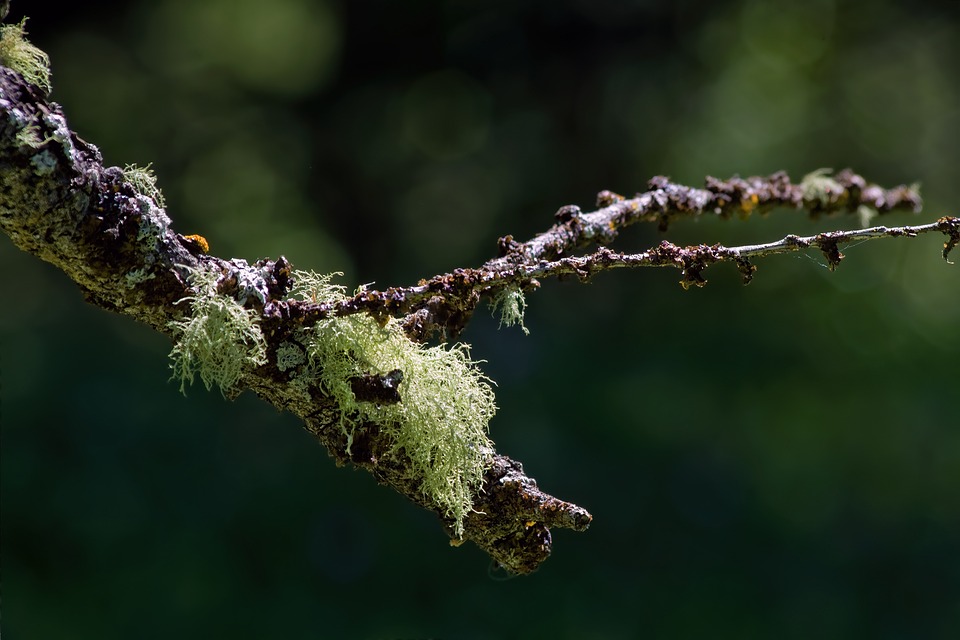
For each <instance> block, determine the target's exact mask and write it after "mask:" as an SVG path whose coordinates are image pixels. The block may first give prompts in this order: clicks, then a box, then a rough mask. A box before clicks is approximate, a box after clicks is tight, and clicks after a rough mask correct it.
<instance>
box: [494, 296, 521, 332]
mask: <svg viewBox="0 0 960 640" xmlns="http://www.w3.org/2000/svg"><path fill="white" fill-rule="evenodd" d="M526 310H527V300H526V298H524V296H523V292H522V291H520V289H517V288H515V287H509V288H506V289H503V290H501V291H500V293H498V294H497V296H496V297H495V298H494V299H493V302H492V303H491V304H490V312H491V313H493V314H496V313H497V311H499V312H500V326H501V327H502V326H504V325H506V326H508V327H512V326H513V325H516V324H518V325H520V328H521V329H523V332H524V333H525V334H526V335H530V330H529V329H527V327H526V326H524V324H523V315H524V313H525V312H526Z"/></svg>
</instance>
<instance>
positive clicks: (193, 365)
mask: <svg viewBox="0 0 960 640" xmlns="http://www.w3.org/2000/svg"><path fill="white" fill-rule="evenodd" d="M191 280H192V281H191V285H192V286H193V287H194V288H195V290H196V291H197V293H196V295H194V296H189V297H186V298H183V299H182V300H179V301H178V302H177V304H180V303H184V302H187V303H189V304H190V307H191V315H190V317H189V318H186V319H184V320H180V321H177V322H172V323H170V326H171V327H172V328H173V330H174V335H175V338H176V344H175V346H174V347H173V351H171V352H170V358H171V360H172V363H171V365H170V366H171V368H172V369H173V375H172V376H171V379H177V380H180V390H181V391H184V390H185V389H186V386H187V384H193V380H194V376H195V375H196V374H200V379H201V380H202V381H203V384H204V385H205V386H206V387H207V390H210V388H211V387H212V386H213V385H217V386H218V387H220V390H221V392H222V393H224V394H226V393H227V392H228V391H229V390H231V389H232V388H233V387H234V385H236V383H237V381H238V380H239V379H240V376H241V375H242V373H243V371H244V369H246V368H247V367H257V366H260V365H263V364H266V362H267V357H266V351H267V347H266V343H265V342H264V339H263V334H262V333H261V332H260V327H259V326H258V325H257V324H256V322H255V320H256V317H257V314H256V312H255V311H253V310H250V309H245V308H244V307H243V306H242V305H241V304H240V303H238V302H237V301H236V300H234V299H232V298H229V297H227V296H224V295H220V294H219V293H217V291H216V283H217V277H216V274H210V273H207V272H202V271H193V272H191Z"/></svg>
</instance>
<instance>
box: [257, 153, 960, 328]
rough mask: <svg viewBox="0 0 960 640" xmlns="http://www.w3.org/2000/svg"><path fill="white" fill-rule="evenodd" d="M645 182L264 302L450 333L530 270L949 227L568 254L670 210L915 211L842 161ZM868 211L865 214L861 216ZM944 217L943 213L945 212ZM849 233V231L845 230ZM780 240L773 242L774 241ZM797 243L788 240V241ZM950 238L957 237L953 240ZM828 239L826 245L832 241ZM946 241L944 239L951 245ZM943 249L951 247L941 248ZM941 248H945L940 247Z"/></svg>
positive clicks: (744, 259)
mask: <svg viewBox="0 0 960 640" xmlns="http://www.w3.org/2000/svg"><path fill="white" fill-rule="evenodd" d="M648 186H649V187H650V190H649V191H647V192H645V193H641V194H638V195H637V196H636V197H634V198H631V199H626V198H624V197H623V196H620V195H617V194H615V193H613V192H610V191H601V192H600V193H599V194H598V195H597V205H598V206H599V207H600V209H598V210H596V211H593V212H590V213H583V212H581V211H580V208H579V207H577V206H576V205H567V206H564V207H561V208H560V209H559V210H558V211H557V212H556V214H554V218H555V220H556V222H555V224H554V225H553V226H552V227H551V228H550V229H548V230H547V231H544V232H543V233H540V234H538V235H536V236H535V237H533V238H531V239H530V240H527V241H526V242H522V243H521V242H517V241H516V240H514V238H513V236H505V237H503V238H500V240H499V242H498V246H499V249H500V255H499V256H498V257H497V258H494V259H492V260H489V261H488V262H487V263H486V264H484V265H483V266H482V267H479V268H476V269H457V270H455V271H453V272H451V273H446V274H443V275H438V276H434V277H432V278H430V279H429V280H421V281H420V282H419V283H418V284H417V285H415V286H412V287H391V288H388V289H385V290H383V291H375V290H370V291H362V292H359V293H357V294H356V295H355V296H353V297H352V298H350V299H348V300H344V301H342V302H337V303H331V304H319V305H318V304H310V303H292V304H289V305H286V304H285V305H283V307H282V308H274V309H270V310H269V313H274V314H277V316H278V317H284V318H296V320H297V321H298V322H300V323H302V324H304V325H310V324H312V323H315V322H318V321H319V320H321V319H324V318H328V317H343V316H347V315H351V314H354V313H361V312H365V313H371V314H374V315H375V316H378V317H385V316H393V317H404V318H405V319H404V322H405V325H406V326H407V328H408V332H409V333H410V335H411V336H412V337H413V338H415V339H417V340H424V339H426V338H429V337H430V336H431V335H432V334H434V333H436V332H439V333H441V334H442V335H444V336H447V337H456V336H457V335H458V334H459V333H460V331H462V330H463V328H464V327H465V326H466V324H467V322H469V320H470V317H471V315H472V314H473V311H474V309H475V308H476V305H477V304H478V303H479V302H480V300H481V298H487V299H493V298H495V297H496V296H497V295H498V294H499V293H501V292H502V291H504V290H507V289H515V290H529V289H533V288H536V287H538V286H539V281H538V279H540V278H545V277H549V276H561V275H568V274H572V275H576V276H577V277H579V278H581V279H582V280H585V279H587V278H589V277H590V276H592V275H593V274H595V273H597V272H599V271H605V270H607V269H615V268H622V267H654V266H675V267H678V268H680V269H682V270H683V273H684V276H683V279H682V280H681V284H683V286H684V287H689V286H690V285H691V284H693V285H696V286H703V285H704V284H706V280H704V279H703V277H702V275H701V271H702V270H703V269H704V268H705V267H706V266H707V265H709V264H712V263H714V262H721V261H731V260H732V261H735V262H736V263H737V264H738V266H739V268H740V271H741V273H742V274H743V277H744V283H745V284H746V283H748V282H749V281H750V279H751V278H752V276H753V272H754V271H755V270H756V268H755V267H754V266H753V265H752V264H751V263H750V261H749V258H751V257H763V256H766V255H773V254H775V253H783V252H785V251H791V250H797V249H801V248H805V246H804V243H806V246H810V245H815V246H817V247H819V248H820V249H821V250H822V251H824V253H825V254H827V259H828V261H829V263H830V266H831V268H833V267H835V266H836V265H837V264H838V263H839V262H840V259H841V257H842V256H840V254H839V253H838V252H836V245H837V244H842V243H844V242H849V241H850V240H853V239H865V238H874V237H883V236H899V235H906V236H909V235H915V233H926V232H929V231H934V230H937V231H943V232H944V233H948V234H949V228H951V227H950V224H949V223H948V222H945V223H942V224H940V223H938V224H940V226H939V227H929V228H927V227H920V228H917V229H919V230H917V229H913V228H911V227H901V228H899V229H892V230H889V231H881V230H883V229H885V228H884V227H876V228H875V229H865V230H860V231H849V232H840V235H836V234H820V235H818V236H815V237H813V238H810V239H803V238H796V237H795V236H791V237H790V238H793V240H791V239H790V238H786V239H784V240H782V241H780V242H779V243H771V244H769V245H757V246H754V247H741V248H736V247H734V248H726V247H721V246H719V245H714V246H712V247H705V246H703V245H701V246H700V247H686V248H680V247H677V246H675V245H673V244H671V243H669V242H664V243H661V244H660V245H659V246H657V247H655V248H652V249H650V250H648V251H645V252H643V253H640V254H634V255H624V254H620V253H615V252H612V251H610V250H607V249H605V248H601V249H600V250H599V251H597V252H595V253H594V254H592V255H587V256H576V255H574V252H576V251H578V250H580V249H584V248H586V247H589V246H591V245H594V244H600V245H608V244H610V243H612V242H613V241H614V240H616V238H617V236H618V235H619V233H620V231H621V230H623V229H624V228H626V227H628V226H630V225H632V224H635V223H637V222H655V223H657V225H658V227H659V228H660V229H661V230H666V229H667V227H668V226H669V224H670V223H671V222H673V221H675V220H680V219H684V218H696V217H699V216H707V215H713V216H718V217H720V218H721V219H729V218H731V217H733V216H734V215H737V216H739V217H741V218H748V217H749V216H750V215H752V214H754V213H758V214H761V215H764V214H767V213H769V212H770V211H772V210H773V209H776V208H789V209H794V210H801V211H805V212H806V213H807V215H808V216H809V217H810V218H812V219H816V218H819V217H821V216H832V215H838V214H842V213H860V214H864V213H869V214H870V215H878V214H885V213H889V212H892V211H898V210H906V211H911V212H913V213H918V212H919V211H920V208H921V206H922V200H921V198H920V194H919V192H918V190H917V188H916V187H915V186H905V185H900V186H898V187H894V188H893V189H884V188H882V187H880V186H878V185H876V184H870V183H868V182H867V181H866V180H865V179H864V178H863V177H862V176H860V175H857V174H856V173H854V172H853V171H851V170H850V169H844V170H843V171H841V172H839V173H838V174H836V175H835V176H830V175H829V171H827V170H819V171H815V172H813V173H811V174H809V175H808V176H806V177H805V178H804V179H803V180H802V181H801V182H800V183H799V184H793V183H791V181H790V178H789V177H788V176H787V174H786V173H784V172H782V171H781V172H777V173H774V174H773V175H770V176H767V177H760V176H753V177H750V178H746V179H742V178H738V177H733V178H730V179H729V180H718V179H716V178H713V177H708V178H707V179H706V186H705V188H703V189H697V188H694V187H688V186H684V185H678V184H674V183H672V182H670V181H669V180H668V179H667V178H665V177H663V176H656V177H654V178H652V179H651V180H650V181H649V183H648ZM868 217H869V216H868ZM947 220H949V219H947ZM848 238H849V239H848ZM782 243H785V244H783V246H782V247H781V244H782ZM792 244H795V245H796V246H794V247H793V248H787V247H788V246H789V245H792ZM954 244H956V243H954ZM831 247H832V249H831ZM951 248H952V246H951ZM947 251H949V249H947ZM944 255H946V254H944Z"/></svg>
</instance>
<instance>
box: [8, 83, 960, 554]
mask: <svg viewBox="0 0 960 640" xmlns="http://www.w3.org/2000/svg"><path fill="white" fill-rule="evenodd" d="M0 113H2V121H0V227H2V228H3V230H4V232H5V233H6V234H7V235H8V236H9V237H10V238H11V240H12V241H13V243H14V244H15V245H16V246H18V247H19V248H21V249H23V250H24V251H28V252H30V253H33V254H34V255H37V256H38V257H40V258H41V259H43V260H45V261H47V262H50V263H52V264H54V265H55V266H57V267H58V268H60V269H61V270H63V271H64V272H65V273H66V274H67V275H68V276H69V277H70V278H71V279H73V280H74V281H75V282H76V283H77V284H78V285H79V286H80V287H81V289H82V290H83V291H84V293H85V295H86V297H87V300H88V301H90V302H91V303H93V304H95V305H97V306H99V307H102V308H104V309H108V310H111V311H115V312H117V313H122V314H125V315H129V316H132V317H134V318H136V319H138V320H140V321H142V322H144V323H146V324H147V325H149V326H151V327H153V328H154V329H156V330H157V331H159V332H161V333H163V334H165V335H168V336H171V337H176V335H177V331H178V330H177V327H178V326H182V323H183V322H186V321H188V320H190V318H191V317H192V316H191V313H192V312H193V309H192V307H191V304H184V303H183V302H184V301H185V300H186V301H190V300H194V301H196V300H198V297H197V296H198V295H199V293H198V287H197V286H196V284H195V281H196V279H197V274H207V275H208V276H209V277H210V278H211V282H215V283H216V286H215V289H216V291H215V295H216V296H221V297H223V298H224V299H226V300H229V301H231V304H234V303H235V304H237V305H238V306H239V307H240V308H242V314H241V315H243V316H244V317H248V318H249V321H250V322H251V323H252V324H253V325H256V327H257V331H256V336H258V337H262V341H263V345H262V346H263V356H264V357H263V358H262V359H259V358H251V359H249V360H248V361H245V362H244V364H243V366H242V367H240V368H239V369H237V370H236V371H235V372H232V373H231V375H233V373H235V378H231V382H230V384H227V385H225V387H226V388H225V393H229V394H230V395H235V394H238V393H240V392H241V391H243V390H247V389H249V390H252V391H254V392H255V393H257V394H258V395H259V396H260V397H262V398H264V399H265V400H267V401H268V402H270V403H272V404H273V405H274V406H276V407H277V408H279V409H281V410H287V411H290V412H292V413H294V414H295V415H297V416H299V417H300V418H301V419H303V420H304V423H305V427H306V429H307V430H308V431H309V432H310V433H312V434H313V435H314V436H315V437H316V438H317V440H318V441H319V442H320V443H321V444H323V445H324V446H325V447H326V448H327V450H328V451H329V452H330V454H331V455H332V456H333V457H334V458H335V460H336V461H337V463H338V464H346V463H352V464H354V465H356V466H358V467H361V468H364V469H366V470H367V471H369V472H370V473H372V474H373V475H374V477H376V478H377V480H378V481H379V482H381V483H383V484H386V485H389V486H391V487H392V488H394V489H395V490H397V491H398V492H400V493H401V494H403V495H405V496H407V497H408V498H409V499H410V500H412V501H414V502H415V503H417V504H420V505H421V506H423V507H424V508H427V509H429V510H432V511H434V512H436V513H437V514H438V516H439V517H440V518H441V520H442V521H443V523H444V526H445V527H446V530H447V532H448V533H449V534H450V536H451V543H452V544H456V545H459V544H460V543H462V542H463V541H464V540H467V539H469V540H473V541H474V542H475V543H476V544H477V545H478V546H480V547H481V548H482V549H484V550H485V551H486V552H487V553H488V554H490V556H491V557H492V558H493V560H494V561H496V562H497V563H499V564H500V565H501V566H502V567H504V568H505V569H507V570H508V571H511V572H514V573H528V572H530V571H533V570H535V569H536V568H537V567H538V566H539V565H540V563H541V562H543V560H545V559H546V558H547V557H548V556H549V554H550V552H551V548H552V540H551V532H550V530H551V528H554V527H560V528H570V529H574V530H577V531H582V530H585V529H586V528H587V527H588V526H589V524H590V522H591V519H592V517H591V515H590V514H589V513H588V512H587V511H586V510H585V509H583V508H581V507H579V506H577V505H574V504H572V503H569V502H565V501H563V500H559V499H557V498H555V497H553V496H550V495H548V494H546V493H544V492H542V491H541V490H540V489H539V488H538V486H537V484H536V482H535V481H534V480H533V479H532V478H530V477H529V476H528V475H526V474H525V472H524V470H523V467H522V465H521V464H520V463H518V462H516V461H514V460H511V459H510V458H508V457H506V456H503V455H500V454H497V453H496V452H495V451H492V450H490V451H483V452H481V453H482V454H483V455H484V456H485V467H484V471H483V474H482V479H481V480H482V482H481V484H479V485H478V486H477V487H475V488H474V490H473V495H472V496H471V498H472V505H473V512H471V513H470V514H468V515H467V516H466V517H465V518H463V520H462V522H457V521H455V520H454V519H453V518H452V517H451V516H450V514H449V513H448V512H446V511H444V509H443V508H441V506H439V505H438V504H437V503H436V502H435V501H432V500H431V499H429V497H428V495H427V494H426V493H425V492H424V482H425V481H424V477H423V475H422V472H421V470H419V469H418V467H416V465H415V464H414V461H413V460H412V459H411V456H409V455H407V454H406V453H405V452H404V450H403V448H402V447H399V448H398V444H397V441H396V439H395V437H394V436H393V435H391V434H390V432H389V430H388V429H386V428H385V426H384V425H383V424H380V423H377V422H373V421H359V422H357V420H358V418H357V415H358V414H351V415H349V416H347V415H345V409H344V406H343V405H342V404H340V403H338V400H337V398H335V397H333V396H332V394H331V392H330V389H329V388H328V387H326V386H324V384H323V383H322V382H321V381H320V380H321V378H320V377H318V376H317V375H316V372H314V375H313V377H309V378H307V377H304V376H300V375H299V373H298V374H297V375H296V376H295V375H293V374H292V373H291V371H296V372H302V371H303V370H305V369H306V368H309V365H308V364H305V361H304V358H303V357H301V356H300V354H298V353H297V351H296V350H297V348H298V347H297V344H299V343H298V340H300V339H301V338H302V336H303V335H305V334H304V333H303V331H304V330H305V329H306V328H309V327H312V326H314V325H316V326H320V325H319V324H318V323H320V322H322V321H324V320H326V319H330V318H345V317H348V316H356V315H358V314H369V315H370V316H372V317H374V318H376V319H377V320H378V321H380V322H381V323H383V324H385V323H387V322H388V321H390V320H391V319H399V320H400V321H401V322H402V325H403V327H404V329H405V331H406V333H407V335H408V336H410V340H414V341H422V340H424V339H426V338H427V337H429V336H430V335H431V334H433V333H435V332H441V333H442V334H443V335H445V336H448V337H449V336H455V335H457V334H458V333H459V332H460V331H461V330H462V329H463V327H464V326H465V324H466V323H467V322H468V321H469V319H470V317H471V315H472V313H473V311H474V309H475V307H476V305H477V304H478V302H479V301H480V300H481V299H482V298H490V299H493V298H495V297H496V296H498V295H501V294H503V293H504V292H513V293H515V294H517V295H519V294H520V292H521V291H523V290H529V289H531V288H535V287H537V286H539V282H538V278H544V277H548V276H560V275H564V274H573V275H576V276H578V277H580V278H584V279H585V278H588V277H590V276H591V275H593V274H594V273H597V272H599V271H603V270H606V269H612V268H622V267H637V266H675V267H678V268H680V269H682V270H683V273H684V276H683V280H682V283H684V284H685V286H686V285H689V284H695V285H698V286H699V285H702V284H703V283H704V282H705V280H704V279H703V278H702V275H701V272H702V271H703V269H704V268H705V267H706V266H707V265H709V264H712V263H714V262H720V261H734V262H736V263H737V264H738V265H739V266H740V269H741V272H742V273H743V275H744V280H745V281H749V279H750V277H752V274H753V271H754V267H753V265H752V264H751V263H750V259H751V258H757V257H762V256H765V255H772V254H776V253H784V252H787V251H795V250H799V249H801V248H805V247H810V246H816V247H817V248H819V249H820V250H821V251H823V252H824V254H825V255H827V259H828V261H829V263H830V264H831V266H835V265H836V264H837V263H838V262H839V260H840V258H841V257H842V256H841V254H840V253H839V250H838V249H837V247H838V246H839V245H840V244H843V243H845V242H849V241H851V240H854V239H868V238H875V237H885V236H912V235H916V234H919V233H927V232H930V231H939V232H942V233H945V234H946V235H947V236H948V241H947V243H946V244H945V247H944V257H946V256H947V254H948V252H949V251H950V249H952V248H953V247H954V246H955V245H956V244H957V243H958V240H960V231H958V222H957V219H956V218H941V219H940V220H939V221H937V222H936V223H931V224H928V225H922V226H918V227H898V228H890V229H888V228H886V227H875V228H871V229H863V230H859V231H845V232H835V233H831V234H819V235H816V236H812V237H807V238H800V237H797V236H788V237H787V238H784V239H782V240H780V241H778V242H774V243H769V244H766V245H752V246H747V247H732V248H727V247H722V246H720V245H714V246H710V247H708V246H705V245H700V246H698V247H687V248H681V247H677V246H676V245H673V244H670V243H668V242H663V243H661V244H660V245H659V246H657V247H655V248H652V249H650V250H648V251H645V252H643V253H640V254H633V255H624V254H619V253H615V252H613V251H611V250H609V249H607V248H606V247H605V246H601V248H599V249H598V250H597V251H595V252H594V253H592V254H588V255H582V256H578V255H576V254H575V252H576V251H580V250H583V249H585V248H587V247H589V246H592V245H595V244H600V245H607V244H609V243H611V242H613V241H614V240H615V239H616V237H617V235H618V234H619V232H620V231H621V230H622V229H623V228H625V227H627V226H629V225H631V224H633V223H636V222H655V223H657V224H658V226H659V227H660V228H661V229H666V228H667V226H668V225H669V223H670V222H672V221H674V220H677V219H681V218H687V217H695V216H703V215H716V216H719V217H721V218H729V217H732V216H733V215H734V214H737V215H740V216H749V215H751V214H752V213H766V212H768V211H770V210H772V209H773V208H775V207H787V208H792V209H795V210H804V211H806V212H807V213H808V214H809V215H810V216H811V217H818V216H822V215H833V214H837V213H843V212H855V211H857V210H859V209H861V208H862V207H869V208H871V209H873V210H875V211H876V212H878V213H884V212H887V211H893V210H898V209H899V210H910V211H918V210H919V208H920V198H919V195H918V194H917V192H916V189H914V188H911V187H906V186H901V187H896V188H894V189H890V190H885V189H882V188H880V187H878V186H876V185H872V184H868V183H867V182H866V181H865V180H864V179H863V178H862V177H860V176H858V175H856V174H854V173H853V172H851V171H849V170H847V171H842V172H840V173H839V174H837V175H836V176H832V177H830V176H828V175H826V174H825V173H823V172H816V173H814V174H811V176H808V178H807V179H805V180H804V181H802V182H801V183H800V184H796V185H795V184H792V183H791V182H790V180H789V178H788V177H787V176H786V174H784V173H776V174H773V175H772V176H769V177H766V178H759V177H754V178H748V179H745V180H744V179H740V178H732V179H730V180H727V181H720V180H716V179H714V178H708V179H707V181H706V186H705V188H703V189H696V188H691V187H685V186H682V185H676V184H673V183H670V182H669V181H668V180H667V179H666V178H661V177H657V178H654V179H653V180H651V181H650V184H649V187H650V188H649V190H648V191H647V192H645V193H642V194H639V195H637V196H636V197H635V198H631V199H626V198H623V197H621V196H618V195H616V194H613V193H611V192H609V191H604V192H601V193H600V195H599V198H598V206H599V207H600V208H599V209H598V210H597V211H594V212H592V213H582V212H581V211H580V209H579V208H577V207H574V206H567V207H563V208H561V209H560V210H559V211H558V212H557V214H556V216H555V223H554V224H553V226H552V227H551V228H550V229H549V230H547V231H545V232H544V233H541V234H539V235H537V236H536V237H534V238H532V239H530V240H528V241H527V242H523V243H520V242H517V241H515V240H514V239H513V238H512V237H511V236H506V237H504V238H501V239H500V241H499V248H500V253H499V255H498V256H497V257H496V258H494V259H491V260H490V261H488V262H487V263H486V264H484V265H483V266H481V267H479V268H475V269H458V270H455V271H453V272H452V273H448V274H443V275H438V276H434V277H432V278H430V279H427V280H422V281H420V282H419V283H418V284H417V285H415V286H413V287H406V288H389V289H386V290H384V291H361V292H359V293H357V294H356V295H354V296H352V297H343V298H340V299H336V300H328V301H325V302H315V301H314V302H304V301H302V300H299V301H298V300H294V299H291V297H290V292H291V289H292V287H293V286H294V284H295V283H294V280H295V277H296V276H295V275H294V273H293V271H292V267H291V265H290V264H289V263H288V262H287V261H286V260H285V259H284V258H282V257H281V258H279V259H277V260H261V261H259V262H257V263H255V264H253V265H249V264H247V263H246V262H245V261H242V260H237V259H232V260H228V259H223V258H219V257H216V256H213V255H209V254H208V253H207V251H208V247H207V246H206V242H205V241H204V240H203V239H202V238H201V237H199V236H184V235H180V234H178V233H176V232H174V231H173V229H172V223H171V221H170V219H169V218H168V217H167V215H166V212H165V211H164V209H163V208H162V201H161V199H160V197H159V192H158V191H157V190H156V189H155V187H154V186H153V183H152V179H148V178H149V176H146V177H145V175H146V174H144V173H143V172H139V173H138V172H131V171H129V170H127V171H124V170H121V169H119V168H117V167H109V168H106V167H104V166H103V163H102V159H101V156H100V153H99V151H98V150H97V149H96V147H94V146H93V145H91V144H89V143H86V142H84V141H83V140H81V139H80V138H79V137H78V136H77V135H76V134H75V133H73V132H72V131H71V130H70V129H69V128H68V126H67V123H66V120H65V118H64V116H63V114H62V112H61V110H60V107H59V106H58V105H56V104H54V103H50V102H48V101H47V100H46V96H45V94H44V92H42V91H40V90H39V89H38V88H37V87H35V86H32V85H30V84H28V83H26V82H25V81H24V80H23V78H22V77H21V76H20V75H19V74H17V73H15V72H13V71H11V70H9V69H6V68H3V67H0ZM178 303H179V304H178ZM177 323H181V325H178V324H177ZM214 346H216V345H214ZM344 357H351V358H352V357H354V355H353V354H350V353H346V354H345V356H344ZM321 373H322V372H321ZM409 376H410V372H408V371H404V370H401V369H390V370H366V371H362V372H361V373H360V374H359V375H353V376H351V377H350V378H349V380H348V383H347V384H348V387H349V389H350V391H349V395H350V397H351V398H352V399H353V401H354V402H356V403H361V404H362V403H366V404H368V405H377V406H381V405H382V406H393V405H401V406H402V405H404V403H406V402H409V398H405V397H404V395H403V392H402V391H401V386H400V385H401V383H403V382H404V381H406V380H407V379H408V378H409ZM345 420H354V422H351V424H352V427H351V429H346V428H345V427H344V424H345ZM452 437H454V438H456V437H458V436H457V435H456V433H454V435H453V436H452ZM461 526H462V530H460V527H461Z"/></svg>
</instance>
